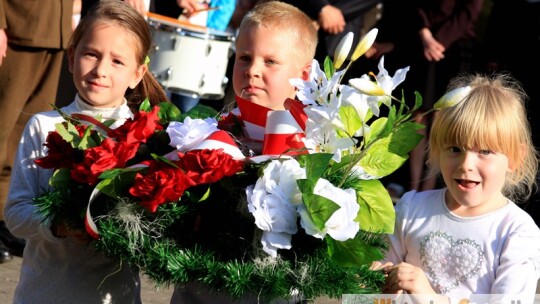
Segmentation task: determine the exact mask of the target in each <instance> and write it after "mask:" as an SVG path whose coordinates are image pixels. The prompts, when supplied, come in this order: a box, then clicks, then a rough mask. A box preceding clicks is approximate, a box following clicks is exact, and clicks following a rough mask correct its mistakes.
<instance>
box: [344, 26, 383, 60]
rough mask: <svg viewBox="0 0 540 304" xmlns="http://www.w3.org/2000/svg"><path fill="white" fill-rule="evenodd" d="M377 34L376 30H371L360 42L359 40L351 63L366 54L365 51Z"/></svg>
mask: <svg viewBox="0 0 540 304" xmlns="http://www.w3.org/2000/svg"><path fill="white" fill-rule="evenodd" d="M378 32H379V30H378V29H376V28H373V29H371V30H370V31H369V32H368V33H367V34H366V35H365V36H364V37H363V38H362V40H360V42H358V44H357V45H356V48H355V49H354V52H353V54H352V56H351V60H352V61H355V60H356V59H358V58H359V57H360V56H362V55H364V53H365V52H367V50H369V48H370V47H371V46H372V45H373V43H374V42H375V38H377V33H378Z"/></svg>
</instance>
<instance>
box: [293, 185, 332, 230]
mask: <svg viewBox="0 0 540 304" xmlns="http://www.w3.org/2000/svg"><path fill="white" fill-rule="evenodd" d="M297 183H298V187H299V188H300V192H302V200H303V202H304V205H305V206H306V208H307V210H308V212H309V215H310V217H311V220H312V221H313V223H314V224H315V227H317V229H319V230H320V231H322V230H323V229H324V226H325V224H326V222H327V221H328V219H329V218H330V217H331V216H332V214H334V212H336V211H337V210H338V209H339V208H340V207H339V205H338V204H336V203H334V202H333V201H331V200H329V199H327V198H325V197H322V196H320V195H317V194H314V193H313V189H315V183H312V182H311V181H309V180H307V179H299V180H298V181H297Z"/></svg>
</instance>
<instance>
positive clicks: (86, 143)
mask: <svg viewBox="0 0 540 304" xmlns="http://www.w3.org/2000/svg"><path fill="white" fill-rule="evenodd" d="M76 131H77V130H75V132H76ZM77 134H78V133H77ZM74 142H76V140H75V141H74ZM97 145H98V142H96V140H94V138H93V137H92V128H90V127H89V128H87V129H86V130H84V134H83V136H82V137H81V138H80V140H79V142H78V144H77V147H75V148H77V149H80V150H87V149H88V148H92V147H95V146H97Z"/></svg>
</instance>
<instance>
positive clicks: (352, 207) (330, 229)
mask: <svg viewBox="0 0 540 304" xmlns="http://www.w3.org/2000/svg"><path fill="white" fill-rule="evenodd" d="M313 192H314V193H315V194H317V195H320V196H322V197H325V198H327V199H329V200H331V201H333V202H334V203H336V204H337V205H338V206H339V207H340V208H339V209H338V210H336V211H335V212H334V214H332V215H331V216H330V218H329V219H328V220H327V221H326V223H325V225H324V229H323V230H322V231H320V230H318V229H317V227H315V225H314V224H313V221H312V220H311V217H310V216H309V213H308V211H307V209H306V208H305V207H303V208H299V213H300V223H301V225H302V228H304V230H306V233H307V234H309V235H312V236H314V237H317V238H320V239H322V238H324V237H325V236H326V234H328V235H330V237H332V238H333V239H334V240H337V241H346V240H348V239H352V238H354V237H355V236H356V234H357V233H358V231H359V230H360V224H359V223H358V222H356V221H355V220H354V219H355V218H356V216H357V214H358V211H359V210H360V205H359V204H358V203H357V202H356V191H355V190H353V189H341V188H338V187H336V186H334V185H332V183H330V182H329V181H328V180H325V179H322V178H321V179H319V180H318V181H317V184H316V185H315V189H314V190H313Z"/></svg>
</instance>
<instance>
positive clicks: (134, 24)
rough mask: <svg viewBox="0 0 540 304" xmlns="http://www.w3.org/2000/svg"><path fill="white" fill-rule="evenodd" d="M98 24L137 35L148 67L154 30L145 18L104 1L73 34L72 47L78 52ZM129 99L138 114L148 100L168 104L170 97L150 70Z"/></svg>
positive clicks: (124, 6)
mask: <svg viewBox="0 0 540 304" xmlns="http://www.w3.org/2000/svg"><path fill="white" fill-rule="evenodd" d="M96 23H112V24H116V25H118V26H121V27H122V28H124V29H125V30H127V31H128V32H129V33H131V34H132V35H133V37H134V38H135V39H133V40H134V41H135V42H136V43H137V44H138V45H137V50H136V54H137V62H138V63H139V64H145V62H146V58H147V57H148V56H149V55H150V51H151V50H152V36H151V33H150V28H149V26H148V23H147V22H146V20H144V18H143V16H142V15H141V14H140V13H139V12H137V11H136V10H135V9H134V8H133V7H131V6H130V5H129V4H127V3H125V2H124V1H120V0H101V1H98V2H97V3H96V5H95V6H94V7H93V8H92V9H91V10H90V11H89V12H88V14H87V15H86V16H85V17H84V18H82V19H81V21H80V23H79V24H78V25H77V28H75V31H74V32H73V34H72V35H71V39H70V42H69V48H70V49H73V50H74V49H75V48H76V47H77V45H78V44H79V42H80V41H81V39H82V38H83V36H84V35H85V34H86V33H87V32H88V31H90V30H91V29H92V27H93V26H94V25H95V24H96ZM125 97H126V99H127V101H128V105H129V106H130V108H131V110H132V111H134V112H135V111H138V109H139V105H140V104H141V103H142V102H143V101H144V99H145V98H148V99H149V101H150V103H151V104H152V105H156V104H158V103H160V102H163V101H167V95H166V93H165V91H164V90H163V88H162V87H161V85H160V84H159V83H158V82H157V80H156V79H155V77H154V76H153V75H152V73H150V72H149V71H147V72H146V73H145V74H144V76H143V79H142V80H141V82H140V83H139V84H138V85H137V87H135V88H134V89H133V90H132V89H128V90H127V91H126V94H125Z"/></svg>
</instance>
